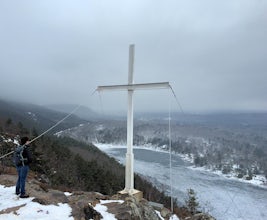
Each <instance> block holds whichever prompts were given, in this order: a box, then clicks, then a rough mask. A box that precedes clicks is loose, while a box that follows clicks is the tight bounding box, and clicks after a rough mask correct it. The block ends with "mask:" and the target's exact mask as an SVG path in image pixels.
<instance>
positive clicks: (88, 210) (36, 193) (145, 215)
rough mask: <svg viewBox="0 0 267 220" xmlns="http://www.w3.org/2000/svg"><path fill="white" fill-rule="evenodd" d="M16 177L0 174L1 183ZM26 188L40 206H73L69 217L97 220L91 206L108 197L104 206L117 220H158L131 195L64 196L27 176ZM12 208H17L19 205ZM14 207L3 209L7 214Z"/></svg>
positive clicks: (10, 182) (75, 193) (144, 202)
mask: <svg viewBox="0 0 267 220" xmlns="http://www.w3.org/2000/svg"><path fill="white" fill-rule="evenodd" d="M16 178H17V177H16V175H0V184H1V185H5V186H14V185H15V183H16ZM26 191H27V193H29V195H30V196H31V197H34V199H33V201H34V202H38V203H40V204H42V205H49V204H54V205H56V204H58V203H68V204H69V206H70V207H71V208H72V216H73V217H74V219H75V220H89V219H94V220H100V219H101V218H102V216H101V214H100V213H99V212H97V211H96V210H95V209H94V207H95V205H97V204H98V203H99V202H100V200H110V202H108V203H105V204H104V205H105V206H106V207H107V211H108V212H109V213H112V214H114V215H115V217H116V218H117V219H118V220H160V218H159V216H158V215H157V214H156V212H155V210H154V209H153V208H152V207H151V206H150V205H149V204H148V201H147V200H145V199H141V201H137V200H136V199H135V198H134V197H132V196H128V197H124V198H122V197H121V196H120V195H114V196H112V197H108V196H106V195H102V194H101V193H98V192H84V191H73V192H71V193H70V194H69V195H68V196H67V195H66V193H64V192H62V191H60V190H56V189H51V188H49V187H48V185H45V184H44V183H41V182H40V181H38V180H36V179H35V178H29V180H28V181H27V183H26ZM117 201H120V202H117ZM14 209H15V210H16V209H19V207H15V208H14ZM14 209H9V210H6V211H5V212H6V213H9V212H12V211H14Z"/></svg>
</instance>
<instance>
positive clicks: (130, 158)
mask: <svg viewBox="0 0 267 220" xmlns="http://www.w3.org/2000/svg"><path fill="white" fill-rule="evenodd" d="M133 70H134V44H131V45H130V47H129V69H128V84H126V85H111V86H98V87H97V91H99V92H100V91H105V90H119V91H120V90H127V91H128V112H127V152H126V161H125V188H124V190H122V191H120V193H121V194H129V195H134V194H138V193H140V191H138V190H135V189H134V154H133V94H134V90H138V89H169V88H170V85H169V82H159V83H142V84H135V83H134V82H133Z"/></svg>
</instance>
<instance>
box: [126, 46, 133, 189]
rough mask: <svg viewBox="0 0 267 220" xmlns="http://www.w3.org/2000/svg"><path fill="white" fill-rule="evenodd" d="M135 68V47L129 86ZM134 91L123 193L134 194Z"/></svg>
mask: <svg viewBox="0 0 267 220" xmlns="http://www.w3.org/2000/svg"><path fill="white" fill-rule="evenodd" d="M133 68H134V45H133V44H132V45H130V48H129V71H128V85H132V84H133ZM133 92H134V90H133V89H128V112H127V152H126V161H125V166H126V167H125V189H124V190H123V192H125V193H130V194H132V193H133V192H132V190H133V189H134V171H133V170H134V167H133V161H134V154H133Z"/></svg>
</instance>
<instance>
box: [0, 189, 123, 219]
mask: <svg viewBox="0 0 267 220" xmlns="http://www.w3.org/2000/svg"><path fill="white" fill-rule="evenodd" d="M14 192H15V186H12V187H5V186H2V185H0V213H3V212H4V211H5V210H8V209H11V208H12V207H18V210H17V211H11V212H10V213H7V214H0V220H13V219H14V220H25V219H27V220H36V219H38V220H39V219H42V220H46V219H47V220H51V219H53V220H57V219H58V220H62V219H64V220H73V219H74V218H73V217H72V216H71V207H70V206H69V205H68V204H63V203H59V204H58V205H57V206H56V205H41V204H39V203H37V202H33V201H32V200H33V199H34V198H33V197H30V198H27V199H20V198H19V197H18V196H17V195H15V193H14ZM66 195H67V196H68V195H70V194H67V193H66ZM109 202H114V200H112V201H111V200H101V203H100V204H97V205H96V206H95V210H96V211H98V212H100V213H101V215H102V216H103V219H104V220H116V218H115V216H114V215H113V214H111V213H108V212H107V207H106V206H104V205H103V204H105V203H109ZM116 202H122V201H121V200H118V201H116Z"/></svg>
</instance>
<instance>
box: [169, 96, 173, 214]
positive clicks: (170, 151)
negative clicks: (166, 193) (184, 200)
mask: <svg viewBox="0 0 267 220" xmlns="http://www.w3.org/2000/svg"><path fill="white" fill-rule="evenodd" d="M169 156H170V194H171V211H172V212H173V194H172V139H171V99H170V98H169Z"/></svg>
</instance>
